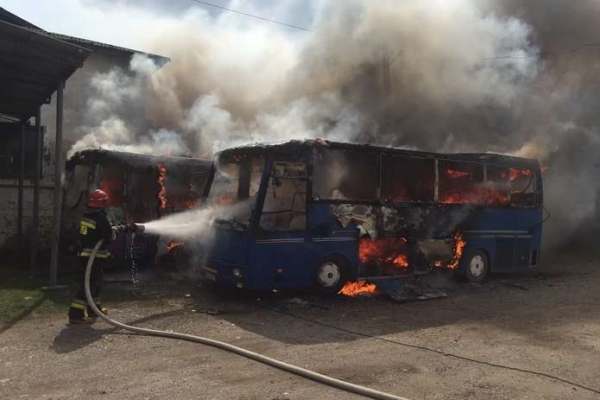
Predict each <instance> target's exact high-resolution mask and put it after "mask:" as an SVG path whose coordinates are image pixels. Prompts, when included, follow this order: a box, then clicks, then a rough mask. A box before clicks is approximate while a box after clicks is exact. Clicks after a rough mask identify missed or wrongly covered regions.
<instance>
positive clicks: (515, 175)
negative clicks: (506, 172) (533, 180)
mask: <svg viewBox="0 0 600 400" xmlns="http://www.w3.org/2000/svg"><path fill="white" fill-rule="evenodd" d="M532 175H533V171H532V170H530V169H527V168H511V169H510V180H511V182H512V181H516V180H517V179H519V178H522V177H530V176H532Z"/></svg>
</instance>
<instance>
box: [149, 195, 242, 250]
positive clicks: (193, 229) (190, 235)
mask: <svg viewBox="0 0 600 400" xmlns="http://www.w3.org/2000/svg"><path fill="white" fill-rule="evenodd" d="M248 209H249V203H248V202H241V203H238V204H235V205H233V206H218V207H216V206H214V207H213V206H208V207H202V208H196V209H192V210H189V211H185V212H182V213H177V214H172V215H170V216H167V217H165V218H162V219H160V220H155V221H150V222H147V223H144V224H143V225H144V227H145V232H147V233H151V234H157V235H165V236H167V237H169V238H175V239H181V240H186V241H190V240H192V239H193V240H195V241H199V242H202V243H203V244H205V243H208V242H210V241H211V240H212V238H213V233H214V231H213V229H212V228H213V226H214V224H215V222H216V221H217V220H219V219H223V220H229V221H231V220H232V219H234V218H235V217H236V216H238V215H240V214H244V213H247V212H248Z"/></svg>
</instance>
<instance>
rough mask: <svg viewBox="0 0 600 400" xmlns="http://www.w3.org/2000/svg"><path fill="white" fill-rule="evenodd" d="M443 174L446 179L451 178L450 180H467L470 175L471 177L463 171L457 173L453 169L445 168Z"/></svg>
mask: <svg viewBox="0 0 600 400" xmlns="http://www.w3.org/2000/svg"><path fill="white" fill-rule="evenodd" d="M444 174H445V175H446V176H447V177H448V178H452V179H457V178H467V177H470V176H471V175H473V174H472V173H470V172H465V171H457V170H455V169H451V168H446V169H445V170H444Z"/></svg>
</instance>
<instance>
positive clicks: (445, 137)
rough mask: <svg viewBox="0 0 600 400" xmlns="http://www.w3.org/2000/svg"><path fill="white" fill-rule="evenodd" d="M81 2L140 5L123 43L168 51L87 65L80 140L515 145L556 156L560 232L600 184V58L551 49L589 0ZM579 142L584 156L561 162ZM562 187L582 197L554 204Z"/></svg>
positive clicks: (124, 11)
mask: <svg viewBox="0 0 600 400" xmlns="http://www.w3.org/2000/svg"><path fill="white" fill-rule="evenodd" d="M87 2H88V5H90V7H88V9H86V13H88V16H89V13H91V12H96V13H97V14H98V15H101V16H102V18H101V19H102V20H106V21H110V20H113V19H114V20H115V21H120V20H121V18H122V17H123V16H124V15H125V16H127V18H131V19H132V21H133V22H132V24H133V26H134V27H135V29H130V31H131V32H132V33H131V34H130V35H127V40H130V41H131V42H129V43H117V44H124V45H128V46H130V47H133V48H136V47H137V48H142V49H144V50H147V51H151V52H155V53H158V54H162V55H165V56H168V57H170V58H171V62H170V63H168V64H167V65H165V66H164V67H162V68H160V69H157V68H156V66H154V65H153V63H152V61H151V60H149V59H147V58H143V57H139V56H137V57H134V59H133V60H132V62H131V65H130V68H129V71H121V72H120V73H118V72H112V73H109V74H104V75H102V76H98V77H96V78H94V79H93V80H92V84H93V85H94V87H95V88H96V90H95V95H94V96H93V98H91V99H90V102H89V104H88V109H89V114H90V118H89V119H88V123H86V126H84V127H82V128H81V129H80V130H79V134H80V137H81V138H82V140H81V141H80V142H78V143H77V144H76V146H75V147H74V150H76V149H82V148H85V147H98V146H102V147H105V148H119V149H129V150H131V151H138V152H152V153H156V152H159V153H166V152H167V151H164V149H165V146H167V147H170V148H169V152H170V153H171V154H191V155H196V156H203V157H206V156H210V155H211V154H212V153H213V152H214V151H216V150H219V149H222V148H224V147H227V146H231V145H237V144H242V143H246V142H253V141H258V140H263V141H273V140H283V139H291V138H307V137H308V138H315V137H323V138H329V139H335V140H343V141H368V142H371V143H374V144H382V145H394V146H404V147H412V148H418V149H422V150H432V151H443V152H452V151H480V152H483V151H493V152H500V153H512V154H515V155H520V156H527V157H535V158H539V159H541V160H542V163H543V164H548V165H549V166H550V170H549V172H548V174H549V175H548V176H547V179H546V191H545V194H546V199H547V200H548V202H547V204H549V205H550V208H551V211H553V218H552V219H551V220H550V222H549V225H551V226H553V228H552V229H554V230H555V231H559V232H562V233H561V235H555V236H556V237H561V236H564V235H566V234H568V233H569V232H572V231H573V230H574V229H575V227H577V226H578V225H579V224H580V223H581V222H582V221H585V219H586V218H589V217H590V215H591V214H590V213H591V212H592V210H591V208H592V205H591V203H592V202H591V198H592V197H593V193H595V190H596V186H597V185H596V184H595V183H594V182H595V180H594V178H593V177H594V176H595V174H596V171H595V170H594V168H593V167H592V166H591V164H593V163H594V162H595V161H594V157H595V156H594V153H595V152H594V151H591V150H590V151H589V152H587V149H590V148H592V147H594V148H597V146H598V143H597V142H598V141H597V140H596V139H595V138H596V137H598V128H597V126H600V121H598V117H597V115H598V113H597V108H598V104H597V103H598V101H597V100H596V99H597V98H598V96H596V95H595V94H594V93H595V92H594V90H593V87H595V86H594V85H595V82H596V80H597V78H596V75H597V74H595V72H594V71H595V70H596V69H597V66H598V61H597V60H596V58H593V57H584V56H583V55H581V56H580V57H578V55H579V53H577V54H570V55H569V56H568V57H563V58H560V57H555V58H553V57H548V56H544V51H548V50H565V49H569V48H572V47H573V46H575V45H577V44H580V43H585V42H589V41H590V40H593V39H591V38H593V37H596V36H597V33H599V32H597V31H598V26H600V25H598V24H597V20H598V17H599V16H600V6H598V2H597V1H595V0H582V1H581V2H578V3H577V5H575V3H573V2H560V1H558V0H543V1H542V0H532V1H531V2H521V1H517V0H504V1H496V0H421V1H414V0H378V1H369V0H315V1H312V2H310V7H312V16H313V18H312V19H310V18H309V19H308V20H306V21H308V22H306V23H307V25H305V27H306V28H308V29H310V31H311V32H299V31H293V30H289V29H286V28H282V27H280V26H277V25H273V24H267V23H264V22H258V21H255V20H251V19H248V18H244V17H240V16H236V15H233V14H230V13H221V14H218V13H209V12H206V11H203V10H202V9H199V8H197V7H192V6H187V5H182V3H181V2H177V3H176V4H175V3H173V5H172V7H171V6H164V8H165V9H167V10H168V11H169V12H164V13H153V12H150V11H149V8H144V7H147V6H145V5H144V4H146V3H143V2H140V1H136V0H127V1H122V2H119V5H118V7H114V8H111V7H108V6H107V4H108V3H106V2H105V1H103V0H87ZM548 2H550V3H552V5H553V6H552V7H550V6H546V5H547V4H548ZM98 4H101V5H102V7H100V8H97V7H93V6H94V5H96V6H97V5H98ZM153 4H154V3H153ZM253 4H254V3H251V2H244V1H241V0H240V1H237V0H235V1H232V2H231V3H230V4H229V5H230V6H231V7H232V8H238V9H243V10H246V11H249V12H254V13H256V14H264V13H265V12H268V13H269V14H268V15H269V16H271V17H274V18H279V19H282V20H284V21H286V20H289V19H286V18H291V17H292V16H293V12H292V10H296V9H297V8H298V7H300V8H301V9H303V10H306V9H308V8H309V6H307V5H306V3H305V2H299V3H298V2H277V4H276V7H275V8H271V7H269V8H268V9H257V8H254V7H257V6H256V5H253ZM298 4H300V5H298ZM271 5H272V4H271ZM90 10H93V11H90ZM271 13H272V14H271ZM113 17H114V18H113ZM558 24H561V26H562V25H564V24H569V25H568V26H569V29H568V30H564V31H563V30H557V29H554V27H555V26H557V25H558ZM103 30H106V29H105V27H103ZM566 31H568V32H569V35H565V34H564V32H566ZM136 35H137V36H136ZM573 38H576V39H573ZM107 40H108V39H107ZM573 40H575V41H574V42H573ZM561 46H562V47H561ZM384 65H385V66H387V67H384ZM386 69H387V71H388V72H385V70H386ZM120 74H122V75H120ZM135 106H137V107H141V108H143V109H144V110H145V112H146V117H147V120H151V121H153V124H152V125H151V126H148V124H147V121H146V119H144V120H135V119H132V118H130V116H131V115H134V114H136V113H130V112H127V111H125V110H129V109H130V107H135ZM138 111H139V108H138ZM138 114H139V113H138ZM167 144H168V145H167ZM582 152H585V154H586V155H585V157H580V158H581V159H582V160H585V162H581V163H578V164H577V165H575V164H573V163H569V162H568V161H569V160H572V159H574V158H577V157H579V156H578V154H580V153H582ZM579 177H581V179H578V178H579ZM566 188H569V189H568V190H567V189H566ZM567 194H568V195H569V196H570V197H571V198H573V199H575V200H574V202H575V203H576V204H578V205H579V206H580V207H579V206H578V207H579V208H578V209H580V210H581V212H577V213H572V212H562V213H561V212H560V211H561V204H562V202H563V199H564V198H565V196H566V195H567ZM552 209H554V210H552ZM553 221H557V223H556V224H554V222H553ZM553 224H554V225H553Z"/></svg>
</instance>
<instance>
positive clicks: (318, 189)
mask: <svg viewBox="0 0 600 400" xmlns="http://www.w3.org/2000/svg"><path fill="white" fill-rule="evenodd" d="M377 158H378V157H377V155H376V154H374V153H366V152H362V151H356V150H345V149H334V150H331V149H327V148H321V149H319V152H318V153H317V157H316V160H315V169H314V172H313V197H314V199H315V200H367V201H373V200H376V199H377V185H378V181H379V171H378V169H379V168H378V165H377V164H378V162H377Z"/></svg>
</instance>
